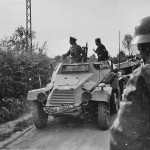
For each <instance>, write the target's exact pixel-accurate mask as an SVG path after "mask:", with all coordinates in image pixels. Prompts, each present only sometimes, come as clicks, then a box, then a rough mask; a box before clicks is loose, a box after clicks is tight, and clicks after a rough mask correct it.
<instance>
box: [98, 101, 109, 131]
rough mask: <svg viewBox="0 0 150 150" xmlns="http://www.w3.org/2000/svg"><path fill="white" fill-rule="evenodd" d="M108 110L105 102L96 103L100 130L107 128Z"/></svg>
mask: <svg viewBox="0 0 150 150" xmlns="http://www.w3.org/2000/svg"><path fill="white" fill-rule="evenodd" d="M109 121H110V111H109V106H108V104H106V103H103V102H99V103H98V126H99V128H100V129H101V130H107V129H108V128H109Z"/></svg>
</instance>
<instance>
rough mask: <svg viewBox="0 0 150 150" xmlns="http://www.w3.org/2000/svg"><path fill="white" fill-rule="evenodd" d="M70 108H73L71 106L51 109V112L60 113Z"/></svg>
mask: <svg viewBox="0 0 150 150" xmlns="http://www.w3.org/2000/svg"><path fill="white" fill-rule="evenodd" d="M72 107H73V105H67V106H59V107H51V111H57V112H61V111H66V110H68V109H70V108H72Z"/></svg>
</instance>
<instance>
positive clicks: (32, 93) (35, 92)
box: [27, 83, 53, 101]
mask: <svg viewBox="0 0 150 150" xmlns="http://www.w3.org/2000/svg"><path fill="white" fill-rule="evenodd" d="M52 88H53V85H52V83H49V84H47V86H46V87H45V88H41V89H36V90H31V91H29V92H28V94H27V100H29V101H33V100H37V95H38V94H39V93H45V92H46V91H49V90H51V89H52Z"/></svg>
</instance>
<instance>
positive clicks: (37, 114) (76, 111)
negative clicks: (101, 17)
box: [27, 61, 119, 130]
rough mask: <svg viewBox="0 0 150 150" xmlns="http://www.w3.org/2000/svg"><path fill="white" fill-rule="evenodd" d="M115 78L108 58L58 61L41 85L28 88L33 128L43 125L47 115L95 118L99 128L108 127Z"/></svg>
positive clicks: (114, 108) (115, 97)
mask: <svg viewBox="0 0 150 150" xmlns="http://www.w3.org/2000/svg"><path fill="white" fill-rule="evenodd" d="M117 82H118V78H117V75H116V73H115V72H113V64H112V63H111V62H109V61H101V62H88V63H87V62H85V63H71V64H66V63H60V64H59V65H57V66H56V68H55V70H54V72H53V75H52V79H51V82H50V83H49V84H47V86H46V87H45V88H41V89H37V90H31V91H29V92H28V95H27V99H28V100H29V101H33V104H34V105H33V120H34V124H35V126H36V128H38V129H41V128H44V127H45V126H46V125H47V120H48V115H51V116H57V117H65V116H75V117H81V118H83V117H86V116H90V115H88V114H92V115H94V116H95V117H96V118H97V122H98V126H99V128H100V129H101V130H106V129H108V128H109V118H110V112H113V113H117V111H118V109H119V94H118V93H119V92H118V90H119V89H118V86H117Z"/></svg>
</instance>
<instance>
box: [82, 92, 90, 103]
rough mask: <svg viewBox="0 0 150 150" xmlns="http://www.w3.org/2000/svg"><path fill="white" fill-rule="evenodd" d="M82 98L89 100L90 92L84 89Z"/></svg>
mask: <svg viewBox="0 0 150 150" xmlns="http://www.w3.org/2000/svg"><path fill="white" fill-rule="evenodd" d="M82 98H83V100H84V101H89V100H91V98H92V94H91V92H89V91H84V92H83V93H82Z"/></svg>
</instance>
